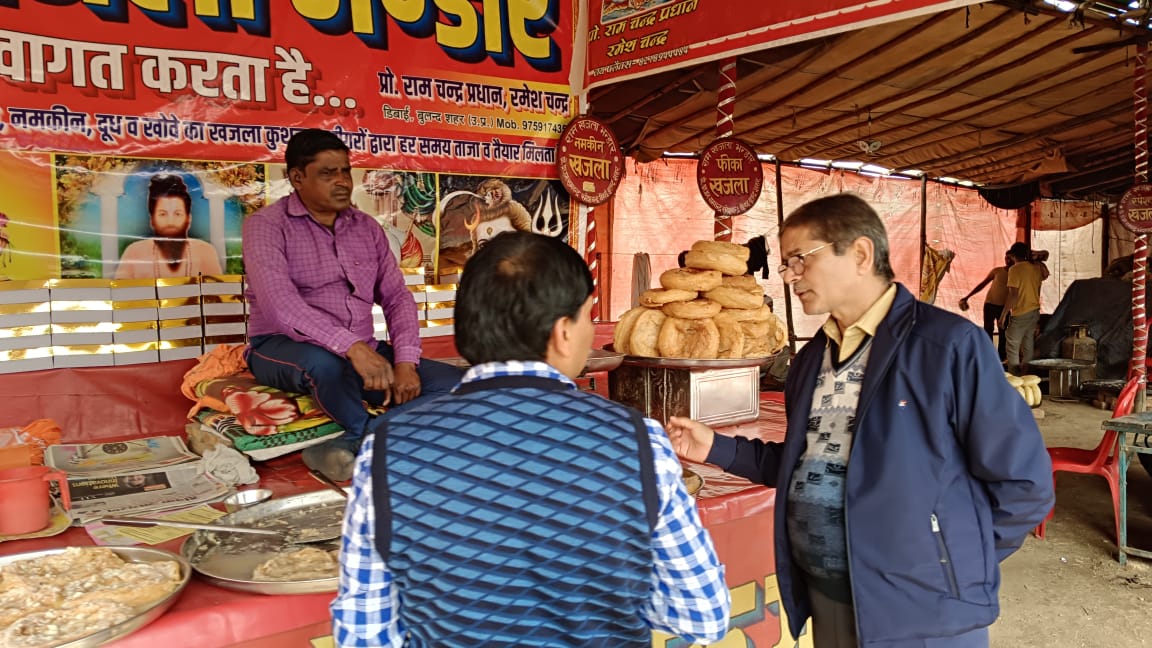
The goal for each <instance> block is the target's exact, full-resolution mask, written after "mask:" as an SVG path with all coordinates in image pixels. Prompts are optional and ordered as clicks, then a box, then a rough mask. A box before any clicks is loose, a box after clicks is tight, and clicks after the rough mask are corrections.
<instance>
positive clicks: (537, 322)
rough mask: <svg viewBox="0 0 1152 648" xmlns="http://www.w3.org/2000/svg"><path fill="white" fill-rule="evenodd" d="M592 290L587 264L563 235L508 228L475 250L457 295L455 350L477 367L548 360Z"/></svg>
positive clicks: (465, 269)
mask: <svg viewBox="0 0 1152 648" xmlns="http://www.w3.org/2000/svg"><path fill="white" fill-rule="evenodd" d="M591 294H592V273H591V272H589V270H588V264H587V263H585V261H584V259H583V258H581V257H580V255H579V254H578V253H577V252H576V250H574V249H572V247H571V246H569V245H568V244H567V243H565V242H564V241H562V240H560V239H556V238H552V237H549V236H542V235H540V234H532V233H529V232H503V233H501V234H498V235H497V236H496V237H494V238H492V239H491V240H489V241H488V243H487V244H485V245H484V247H482V248H480V249H479V250H477V251H476V254H474V255H472V258H471V259H469V260H468V263H466V264H465V265H464V271H463V274H462V276H461V278H460V289H459V291H458V292H457V295H456V313H455V318H456V322H455V326H456V348H457V350H459V351H460V355H462V356H464V358H465V359H467V360H468V362H470V363H472V364H473V365H476V364H480V363H483V362H507V361H513V360H522V361H528V360H544V359H545V355H546V353H547V350H548V338H549V336H550V335H551V334H552V327H553V326H554V325H555V323H556V321H557V320H559V319H561V318H564V317H569V318H576V317H578V316H579V313H580V307H581V306H583V305H584V302H585V301H587V300H588V296H589V295H591Z"/></svg>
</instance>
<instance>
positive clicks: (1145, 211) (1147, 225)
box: [1116, 183, 1152, 234]
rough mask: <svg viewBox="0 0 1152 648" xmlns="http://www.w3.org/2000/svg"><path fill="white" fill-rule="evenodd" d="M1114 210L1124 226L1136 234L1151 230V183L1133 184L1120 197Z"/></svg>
mask: <svg viewBox="0 0 1152 648" xmlns="http://www.w3.org/2000/svg"><path fill="white" fill-rule="evenodd" d="M1116 211H1117V214H1118V215H1119V217H1120V222H1121V223H1123V225H1124V227H1127V228H1128V229H1130V230H1132V231H1133V232H1135V233H1137V234H1148V233H1150V232H1152V184H1148V183H1141V184H1138V185H1133V186H1132V188H1131V189H1129V190H1128V191H1125V192H1124V195H1123V196H1122V197H1121V198H1120V206H1119V209H1117V210H1116Z"/></svg>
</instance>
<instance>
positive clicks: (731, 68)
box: [712, 57, 736, 241]
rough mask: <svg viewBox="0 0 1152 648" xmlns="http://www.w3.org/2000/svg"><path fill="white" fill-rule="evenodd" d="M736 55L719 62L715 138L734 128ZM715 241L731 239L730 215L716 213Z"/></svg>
mask: <svg viewBox="0 0 1152 648" xmlns="http://www.w3.org/2000/svg"><path fill="white" fill-rule="evenodd" d="M735 109H736V57H730V58H726V59H724V60H723V61H721V62H720V88H719V90H718V92H717V94H716V139H723V138H725V137H732V134H733V133H734V132H735V130H736V124H735V121H734V120H733V115H734V114H735ZM712 233H713V238H715V239H716V240H717V241H731V240H732V217H731V216H724V215H721V214H719V213H717V214H716V217H715V222H714V224H713V228H712Z"/></svg>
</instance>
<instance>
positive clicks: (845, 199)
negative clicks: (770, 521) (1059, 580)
mask: <svg viewBox="0 0 1152 648" xmlns="http://www.w3.org/2000/svg"><path fill="white" fill-rule="evenodd" d="M780 251H781V255H782V258H783V260H784V264H783V265H781V266H780V276H781V277H783V279H784V281H785V282H786V283H787V284H789V285H790V286H791V287H792V291H793V293H794V294H795V295H796V297H797V299H799V301H800V303H801V304H802V305H803V308H804V312H805V313H807V314H809V315H817V314H823V313H828V314H829V319H828V321H827V322H826V323H825V324H824V326H823V328H822V329H821V331H819V332H817V334H816V336H815V337H814V338H813V339H812V341H811V342H809V343H808V344H807V345H805V346H804V348H803V349H802V350H801V351H800V352H799V354H797V356H796V359H795V360H794V361H793V363H792V367H791V369H790V370H789V372H788V380H787V384H786V386H785V403H786V407H787V412H788V431H787V434H786V436H785V439H784V441H783V442H782V443H765V442H761V441H758V440H748V439H743V438H731V437H726V436H723V435H715V434H714V433H713V431H712V430H711V429H710V428H708V427H707V426H705V425H702V424H700V423H697V422H695V421H691V420H688V419H682V418H675V417H674V418H673V419H672V421H671V423H670V425H669V427H668V433H669V436H670V437H671V439H672V442H673V447H674V448H675V449H676V451H677V453H679V454H680V455H681V456H684V457H686V458H689V459H693V460H696V461H707V462H708V463H712V464H716V465H718V466H720V467H722V468H723V469H724V470H726V471H728V472H731V473H733V474H736V475H741V476H744V477H747V478H749V479H751V480H753V481H756V482H759V483H762V484H765V485H767V486H770V487H775V488H777V489H778V494H777V498H776V533H775V536H776V537H775V547H776V567H777V572H776V576H777V579H778V580H779V583H780V592H781V598H782V600H783V603H784V607H785V610H786V611H787V613H788V620H789V625H790V629H791V631H792V635H793V636H799V634H800V632H801V630H802V629H803V628H804V624H805V622H806V621H807V620H808V619H809V618H811V619H812V634H813V639H814V642H815V645H816V647H817V648H829V647H833V648H840V647H848V646H853V647H854V646H866V647H869V648H873V647H875V648H879V647H881V646H882V647H884V648H914V647H915V648H927V647H928V646H931V647H933V648H941V647H949V648H961V647H963V648H969V647H972V648H975V647H986V646H988V626H989V625H991V624H992V622H993V621H995V620H996V617H997V616H998V614H999V601H998V592H999V587H1000V569H999V562H1000V561H1001V560H1003V559H1004V558H1006V557H1008V556H1009V555H1010V554H1011V553H1012V552H1014V551H1016V549H1018V548H1019V547H1020V545H1021V544H1022V543H1023V541H1024V538H1025V536H1027V534H1028V532H1029V530H1031V529H1032V528H1033V527H1035V526H1036V524H1038V523H1039V522H1040V521H1041V520H1042V519H1043V518H1044V516H1045V515H1046V514H1047V513H1048V511H1049V510H1050V509H1051V508H1052V502H1053V484H1052V466H1051V462H1050V460H1049V458H1048V453H1047V451H1046V450H1045V447H1044V442H1043V439H1042V438H1041V436H1040V432H1039V430H1038V429H1037V427H1036V422H1035V419H1034V418H1033V416H1032V413H1031V412H1030V411H1029V409H1028V406H1027V405H1026V404H1025V403H1024V400H1023V399H1021V398H1020V396H1019V395H1018V394H1017V393H1016V392H1015V390H1013V389H1012V388H1011V387H1010V386H1009V385H1008V383H1007V381H1006V380H1005V377H1004V373H1003V369H1002V367H1001V365H1000V361H999V359H998V358H997V356H996V350H995V349H994V348H993V347H992V346H990V345H989V344H988V341H987V337H986V336H985V334H984V331H982V330H981V329H979V328H977V327H976V326H975V325H973V324H972V323H971V322H969V321H968V320H966V319H963V318H961V317H958V316H956V315H953V314H951V313H948V312H945V311H943V310H940V309H938V308H935V307H933V306H930V305H928V304H924V303H921V302H919V301H917V300H916V298H915V297H913V296H912V295H911V294H910V293H909V292H908V290H907V289H905V288H904V287H903V286H902V285H900V284H897V283H895V282H894V274H893V272H892V267H891V265H890V264H889V261H888V237H887V233H886V232H885V230H884V225H883V223H882V222H881V221H880V218H879V217H878V216H877V214H876V212H875V211H874V210H873V209H872V208H871V207H869V206H868V204H867V203H866V202H864V201H863V200H861V199H860V198H858V197H856V196H853V195H850V194H839V195H835V196H829V197H826V198H821V199H819V200H815V201H812V202H809V203H807V204H805V205H803V206H801V207H800V208H799V209H797V210H796V211H794V212H792V213H791V214H790V215H789V216H788V218H787V219H786V220H785V221H784V226H783V228H782V230H781V233H780Z"/></svg>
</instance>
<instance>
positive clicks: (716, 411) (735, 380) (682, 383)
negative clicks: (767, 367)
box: [608, 356, 772, 425]
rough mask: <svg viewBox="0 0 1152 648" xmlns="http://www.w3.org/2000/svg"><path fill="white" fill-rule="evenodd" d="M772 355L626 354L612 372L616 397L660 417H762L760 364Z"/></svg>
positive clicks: (717, 420) (725, 421)
mask: <svg viewBox="0 0 1152 648" xmlns="http://www.w3.org/2000/svg"><path fill="white" fill-rule="evenodd" d="M771 361H772V358H739V359H733V360H686V359H681V358H643V357H639V356H624V361H623V362H622V363H621V364H620V367H618V368H617V369H616V370H614V371H613V372H612V373H611V376H610V378H609V381H608V391H609V394H610V396H611V398H612V400H614V401H617V402H620V403H624V404H625V405H629V406H631V407H635V408H636V409H638V410H640V411H641V412H644V415H645V416H647V417H649V418H653V419H656V420H657V421H667V420H668V417H670V416H687V417H689V418H693V419H696V420H697V421H700V422H701V423H705V424H707V425H732V424H735V423H744V422H747V421H755V420H756V419H757V418H759V417H760V366H761V365H763V364H764V363H766V362H771Z"/></svg>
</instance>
